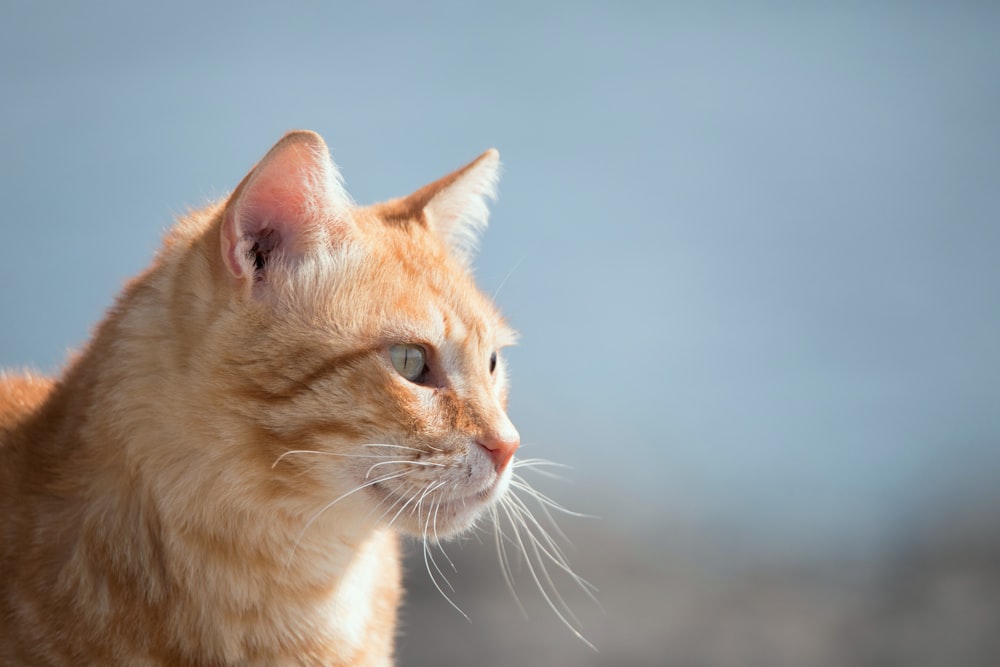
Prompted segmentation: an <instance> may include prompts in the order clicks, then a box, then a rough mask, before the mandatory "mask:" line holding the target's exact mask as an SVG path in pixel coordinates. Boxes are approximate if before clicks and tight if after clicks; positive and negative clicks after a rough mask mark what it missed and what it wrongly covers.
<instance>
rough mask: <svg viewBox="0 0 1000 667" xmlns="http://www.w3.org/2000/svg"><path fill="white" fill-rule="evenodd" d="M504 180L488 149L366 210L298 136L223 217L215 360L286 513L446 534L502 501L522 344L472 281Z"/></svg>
mask: <svg viewBox="0 0 1000 667" xmlns="http://www.w3.org/2000/svg"><path fill="white" fill-rule="evenodd" d="M498 169H499V155H498V153H497V152H496V151H495V150H490V151H487V152H486V153H483V154H482V155H481V156H480V157H478V158H477V159H476V160H474V161H473V162H471V163H470V164H468V165H467V166H465V167H463V168H461V169H459V170H457V171H455V172H454V173H451V174H449V175H447V176H445V177H444V178H442V179H440V180H438V181H435V182H433V183H431V184H429V185H427V186H425V187H423V188H420V189H419V190H417V191H416V192H414V193H413V194H411V195H409V196H407V197H402V198H399V199H395V200H391V201H387V202H384V203H381V204H376V205H372V206H366V207H359V206H357V205H355V204H354V202H353V201H352V200H351V199H350V197H349V196H348V195H347V193H346V192H345V190H344V187H343V184H342V182H341V179H340V175H339V173H338V171H337V168H336V167H335V166H334V164H333V162H332V161H331V159H330V155H329V152H328V150H327V147H326V145H325V144H324V142H323V140H322V139H321V138H320V137H319V136H318V135H316V134H314V133H311V132H293V133H290V134H288V135H286V136H285V137H284V138H283V139H282V140H281V141H280V142H279V143H278V144H277V145H275V146H274V148H272V149H271V151H270V152H269V153H268V154H267V155H266V156H265V157H264V158H263V160H261V162H260V163H259V164H258V165H257V166H256V167H255V168H254V169H253V170H252V171H251V172H250V173H249V174H248V175H247V176H246V178H244V180H243V182H242V183H240V185H239V186H238V187H237V189H236V190H235V191H234V192H233V194H232V195H231V196H230V198H229V199H228V201H227V202H226V203H225V205H224V207H223V208H222V209H221V212H220V213H219V214H218V216H217V220H216V224H215V226H214V228H213V229H212V230H211V233H212V234H216V235H217V236H216V239H217V241H216V242H215V243H213V244H211V246H210V247H211V254H212V255H214V257H211V258H210V259H209V261H210V262H211V264H212V266H213V267H214V283H215V284H216V285H217V294H216V301H217V302H221V303H222V304H224V305H223V306H222V308H221V313H222V314H221V315H220V316H219V317H217V318H216V320H215V321H214V323H213V326H212V327H211V328H210V331H211V335H210V336H207V337H206V338H207V339H210V340H211V341H215V342H214V343H209V344H207V345H208V347H210V348H212V350H211V352H210V354H208V355H207V356H210V357H211V359H212V361H211V363H212V364H213V365H214V366H215V368H214V371H213V375H214V376H215V377H216V381H217V382H218V384H219V385H221V386H222V387H224V391H225V392H226V394H227V396H229V397H230V399H231V400H230V402H229V403H228V408H227V409H228V410H229V411H230V412H231V414H232V415H234V416H235V418H234V419H232V420H230V421H229V423H231V424H232V426H231V427H230V428H231V430H233V431H236V433H234V434H233V435H234V438H233V441H238V442H240V443H249V444H244V445H241V446H243V447H245V448H246V452H245V453H246V455H247V456H249V457H250V458H251V459H253V460H255V461H256V465H257V466H258V468H260V470H261V471H262V472H263V473H264V474H266V475H268V476H269V477H268V480H269V482H268V483H269V484H270V485H271V486H272V487H274V488H275V489H276V491H277V492H278V493H280V494H281V496H282V497H283V498H286V499H288V498H293V499H295V500H297V501H301V506H302V507H303V508H305V507H308V508H312V509H315V510H316V511H317V512H320V510H323V509H324V508H327V509H326V510H324V512H323V514H328V515H339V514H340V512H339V511H338V510H339V509H340V508H344V507H350V508H351V512H352V513H354V514H358V513H361V514H362V515H364V516H365V517H366V520H369V521H371V522H375V523H382V524H389V523H392V524H393V525H394V526H397V527H399V528H401V529H403V530H405V531H407V532H410V533H415V534H421V535H428V533H430V532H432V533H433V536H444V535H447V534H451V533H454V532H456V531H459V530H462V529H465V528H467V527H468V526H469V525H471V523H473V522H474V521H475V519H476V517H477V516H478V515H480V514H481V513H482V511H483V510H484V509H485V508H486V507H488V506H489V505H490V503H491V502H492V501H493V500H495V499H497V498H498V497H499V496H501V495H502V494H503V493H504V492H505V491H506V488H507V485H508V484H509V480H510V476H511V467H512V464H511V459H512V457H513V454H514V451H515V450H516V449H517V447H518V444H519V436H518V433H517V430H516V429H515V428H514V426H513V424H512V423H511V422H510V420H509V419H508V417H507V414H506V401H507V373H506V365H505V363H504V358H503V354H502V349H503V348H504V347H506V346H508V345H511V344H512V343H513V342H514V341H515V333H514V332H513V331H512V330H511V329H510V328H509V327H508V325H507V324H506V323H505V322H504V320H503V319H502V317H501V316H500V315H499V313H498V311H497V309H496V307H495V306H494V304H493V303H492V301H491V300H490V299H489V298H487V297H485V296H484V295H483V294H482V293H481V292H480V291H479V290H478V289H477V288H476V286H475V284H474V282H473V279H472V276H471V273H470V269H469V264H470V261H471V257H472V253H473V251H474V249H475V245H476V241H477V239H478V236H479V232H481V230H482V229H483V228H484V227H485V226H486V223H487V218H488V209H487V205H486V204H487V200H488V199H490V198H492V197H494V196H495V184H496V181H497V176H498ZM333 501H336V502H333ZM303 511H311V510H303ZM318 516H320V514H316V515H315V516H314V517H313V518H310V519H309V520H310V521H312V520H314V519H316V517H318Z"/></svg>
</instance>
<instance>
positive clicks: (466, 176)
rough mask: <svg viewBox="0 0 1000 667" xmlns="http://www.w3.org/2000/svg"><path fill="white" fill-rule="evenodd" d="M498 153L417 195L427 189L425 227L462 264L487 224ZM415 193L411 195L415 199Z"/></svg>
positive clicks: (494, 193) (494, 191) (497, 175)
mask: <svg viewBox="0 0 1000 667" xmlns="http://www.w3.org/2000/svg"><path fill="white" fill-rule="evenodd" d="M499 179H500V153H499V152H498V151H497V150H496V149H495V148H491V149H490V150H488V151H486V152H485V153H483V154H482V155H480V156H479V157H478V158H476V159H475V160H473V161H472V162H471V163H469V164H468V165H466V166H465V167H462V168H461V169H459V170H458V171H455V172H453V173H452V174H449V175H448V176H445V177H444V178H442V179H440V180H439V181H437V182H435V183H432V184H431V185H429V186H426V187H425V188H423V189H421V190H420V191H418V193H420V192H425V191H427V190H428V189H430V192H429V193H427V194H431V196H430V198H429V200H427V203H426V206H425V207H424V210H423V212H424V216H425V220H426V221H427V226H428V227H429V228H430V229H431V231H433V232H434V233H436V234H437V235H438V236H440V237H442V238H443V239H444V240H445V241H446V242H447V243H448V245H449V246H450V247H451V249H452V251H453V252H454V253H455V255H456V256H457V257H459V259H461V260H462V261H463V262H466V263H467V262H469V261H471V259H472V255H473V254H474V253H475V251H476V248H477V246H478V245H479V236H480V234H481V233H482V232H483V230H485V229H486V225H487V224H488V222H489V218H490V210H489V208H488V206H487V201H488V200H495V199H496V196H497V181H499ZM418 193H414V194H415V195H416V194H418Z"/></svg>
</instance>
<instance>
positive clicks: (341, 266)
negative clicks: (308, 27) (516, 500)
mask: <svg viewBox="0 0 1000 667" xmlns="http://www.w3.org/2000/svg"><path fill="white" fill-rule="evenodd" d="M497 168H498V161H497V154H496V152H495V151H489V152H487V153H485V154H484V155H482V156H481V157H480V158H479V159H477V160H476V161H474V162H473V163H471V164H470V165H468V166H466V167H464V168H463V169H460V170H459V171H457V172H455V173H453V174H450V175H449V176H446V177H445V178H443V179H441V180H440V181H437V182H435V183H432V184H431V185H428V186H425V187H424V188H422V189H420V190H418V191H417V192H415V193H414V194H413V195H410V196H409V197H406V198H402V199H397V200H392V201H389V202H385V203H382V204H377V205H373V206H368V207H358V206H356V205H354V203H353V202H352V201H351V200H350V198H349V197H348V196H347V195H346V193H345V192H344V190H343V187H342V185H341V182H340V178H339V174H338V173H337V170H336V168H335V166H334V165H333V163H332V161H331V160H330V158H329V153H328V151H327V149H326V146H325V144H324V143H323V141H322V139H321V138H320V137H319V136H318V135H315V134H313V133H310V132H294V133H290V134H288V135H286V137H285V138H284V139H282V141H281V142H279V143H278V144H277V145H276V146H275V147H274V148H272V149H271V151H270V152H269V153H268V154H267V156H265V158H264V159H263V160H262V161H261V162H260V163H259V164H258V165H257V166H256V167H255V168H254V169H253V170H252V171H251V172H250V174H248V176H247V177H246V178H245V179H244V180H243V182H242V183H241V184H240V185H239V186H238V187H237V188H236V190H235V191H234V192H233V193H232V195H230V196H229V197H228V198H227V199H226V200H225V201H223V202H220V203H217V204H214V205H211V206H209V207H208V208H206V209H203V210H201V211H197V212H195V213H192V214H190V215H188V216H186V217H185V218H184V219H182V220H181V221H180V222H179V223H178V224H177V225H176V226H175V227H174V228H173V229H172V230H171V231H170V232H169V233H168V235H167V237H166V239H165V242H164V246H163V248H162V249H161V251H160V253H159V254H158V256H157V258H156V260H155V262H154V263H153V265H152V266H151V267H150V268H149V269H148V270H147V271H146V272H145V273H143V274H142V275H140V276H139V277H137V278H136V279H134V280H133V281H131V282H130V283H129V284H128V285H127V287H126V288H125V290H124V292H123V294H122V295H121V296H120V297H119V299H118V300H117V302H116V304H115V306H114V307H113V308H112V309H111V311H110V312H109V314H108V316H107V317H106V318H105V320H104V321H103V322H102V323H101V324H100V325H99V326H98V327H97V329H96V331H95V333H94V336H93V338H92V340H91V341H90V343H89V344H88V345H87V346H86V348H85V349H84V350H83V351H82V352H81V353H80V354H79V355H77V356H76V357H75V358H74V359H73V360H72V361H71V362H70V363H69V365H68V367H67V369H66V371H65V372H64V374H63V375H62V376H61V377H60V378H59V379H56V380H50V379H46V378H41V377H38V376H33V375H30V374H21V375H9V374H8V375H4V376H0V377H2V379H0V572H2V573H3V574H2V579H0V664H5V665H6V664H51V665H80V664H128V665H163V664H184V665H387V664H391V662H392V655H393V639H394V635H395V631H396V630H395V618H396V608H397V605H398V603H399V600H400V595H401V585H400V562H399V551H398V545H397V539H398V538H397V533H398V532H402V533H408V534H413V535H417V536H423V537H425V538H426V537H430V538H432V539H438V538H439V537H444V536H445V535H450V534H453V533H456V532H458V531H461V530H465V529H466V528H468V527H469V526H471V525H472V524H473V523H474V522H475V520H476V519H477V517H478V516H479V515H480V514H481V513H482V511H483V510H484V509H485V508H487V507H488V506H489V505H490V504H491V503H493V502H494V501H496V500H497V499H498V498H499V497H501V496H502V495H503V494H504V493H505V492H506V489H507V485H508V484H509V479H510V468H511V465H510V460H511V456H512V455H513V452H514V450H515V449H516V448H517V445H518V435H517V431H516V430H515V429H514V427H513V425H512V424H511V423H510V421H509V419H508V418H507V416H506V413H505V405H506V393H507V382H506V375H505V371H504V364H503V360H502V358H499V357H498V356H497V351H498V350H499V349H500V348H502V347H504V346H506V345H509V344H512V343H513V342H514V333H513V332H512V331H511V330H510V329H509V328H508V327H507V325H506V324H505V323H504V321H503V320H502V319H501V317H500V315H499V314H498V313H497V311H496V309H495V307H494V306H493V304H492V303H491V301H490V300H489V299H487V298H486V297H485V296H483V295H482V294H481V293H480V292H479V291H478V290H477V289H476V287H475V285H474V283H473V280H472V278H471V275H470V272H469V269H468V264H469V257H470V253H471V251H472V245H473V244H474V241H475V235H476V233H477V232H478V230H479V229H481V228H482V227H483V226H484V225H485V223H486V218H487V215H488V213H487V209H486V201H485V200H486V199H487V198H489V197H491V196H493V188H494V185H495V181H496V177H497Z"/></svg>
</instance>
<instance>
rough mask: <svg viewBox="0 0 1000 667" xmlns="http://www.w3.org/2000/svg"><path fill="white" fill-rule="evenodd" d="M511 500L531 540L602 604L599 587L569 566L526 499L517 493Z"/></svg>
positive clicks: (594, 599) (512, 506)
mask: <svg viewBox="0 0 1000 667" xmlns="http://www.w3.org/2000/svg"><path fill="white" fill-rule="evenodd" d="M510 500H511V503H510V505H509V507H510V508H511V509H512V510H513V511H514V512H515V513H516V514H517V515H518V516H519V517H520V518H521V520H522V521H521V523H522V525H523V526H524V527H525V532H526V533H527V535H528V537H529V538H530V539H531V541H532V542H534V543H535V544H536V545H537V547H538V548H539V549H541V551H542V552H543V553H544V554H545V555H546V556H547V557H548V559H549V560H550V561H551V562H552V563H554V564H555V565H556V566H557V567H559V569H561V570H563V571H564V572H565V573H566V574H567V575H569V577H570V578H571V579H573V581H574V582H576V584H577V585H578V586H580V588H582V589H583V590H584V592H585V593H587V596H588V597H589V598H590V599H591V600H592V601H593V602H594V604H596V605H598V606H600V603H599V602H598V601H597V599H596V598H595V597H594V593H596V592H597V588H596V587H595V586H594V585H593V584H591V583H590V582H589V581H587V580H586V579H584V578H583V577H581V576H580V575H578V574H576V573H575V572H573V570H572V568H571V567H570V566H569V561H568V560H567V558H566V555H565V554H564V553H563V552H562V549H560V548H559V545H557V544H556V542H555V540H553V539H552V537H551V536H550V535H549V533H548V531H547V530H545V528H544V527H543V526H542V525H541V524H540V523H539V522H538V520H537V519H535V517H534V515H533V514H532V513H531V512H530V511H529V510H528V508H527V506H526V505H525V504H524V501H522V500H521V499H520V498H518V497H517V496H515V495H511V496H510ZM529 524H530V525H529ZM531 526H534V527H535V529H536V530H537V531H538V533H539V534H540V535H541V540H539V538H538V537H537V536H536V535H535V534H534V533H533V532H532V531H531ZM542 541H544V542H545V544H542ZM546 544H547V545H548V547H549V548H548V549H546V548H545V545H546ZM550 550H551V551H550Z"/></svg>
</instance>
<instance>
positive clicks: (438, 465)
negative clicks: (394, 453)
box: [365, 459, 447, 479]
mask: <svg viewBox="0 0 1000 667" xmlns="http://www.w3.org/2000/svg"><path fill="white" fill-rule="evenodd" d="M384 465H414V466H425V467H429V468H431V467H433V468H447V466H446V465H445V464H443V463H434V462H433V461H410V460H406V459H403V460H397V461H382V462H380V463H376V464H374V465H372V467H371V468H369V469H368V472H366V473H365V479H368V476H369V475H371V474H372V470H374V469H375V468H377V467H379V466H384Z"/></svg>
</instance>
